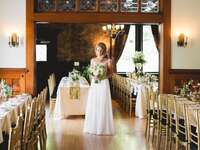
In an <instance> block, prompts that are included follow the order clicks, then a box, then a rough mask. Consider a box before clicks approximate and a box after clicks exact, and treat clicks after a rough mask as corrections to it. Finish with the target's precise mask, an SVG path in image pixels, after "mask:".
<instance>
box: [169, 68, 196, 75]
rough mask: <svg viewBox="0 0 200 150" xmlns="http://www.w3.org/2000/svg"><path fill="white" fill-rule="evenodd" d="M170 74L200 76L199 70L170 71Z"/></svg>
mask: <svg viewBox="0 0 200 150" xmlns="http://www.w3.org/2000/svg"><path fill="white" fill-rule="evenodd" d="M170 74H200V69H170Z"/></svg>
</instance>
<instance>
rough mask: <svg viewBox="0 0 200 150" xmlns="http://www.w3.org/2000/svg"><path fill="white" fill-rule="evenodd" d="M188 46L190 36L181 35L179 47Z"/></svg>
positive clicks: (178, 42) (179, 36) (178, 41)
mask: <svg viewBox="0 0 200 150" xmlns="http://www.w3.org/2000/svg"><path fill="white" fill-rule="evenodd" d="M187 45H188V36H186V35H185V34H184V33H180V34H179V35H178V40H177V46H178V47H186V46H187Z"/></svg>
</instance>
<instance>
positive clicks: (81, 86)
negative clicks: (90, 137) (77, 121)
mask: <svg viewBox="0 0 200 150" xmlns="http://www.w3.org/2000/svg"><path fill="white" fill-rule="evenodd" d="M77 83H78V84H77ZM89 87H90V86H89V84H88V82H87V80H86V79H85V78H83V77H82V78H81V79H80V80H79V81H78V82H76V83H75V82H73V81H71V80H70V78H68V77H63V78H62V79H61V81H60V83H59V85H58V90H57V98H56V104H55V109H54V118H55V119H63V118H66V117H68V116H70V115H84V114H85V107H86V103H87V97H88V90H89ZM74 88H75V90H77V91H78V93H79V96H78V97H76V96H75V98H73V96H71V93H70V91H71V90H73V89H74Z"/></svg>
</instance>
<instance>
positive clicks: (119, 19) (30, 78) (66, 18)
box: [26, 0, 171, 95]
mask: <svg viewBox="0 0 200 150" xmlns="http://www.w3.org/2000/svg"><path fill="white" fill-rule="evenodd" d="M160 10H161V11H160V13H158V14H154V13H120V12H118V13H99V12H96V13H85V12H71V13H69V12H45V13H35V12H34V0H26V68H27V70H28V72H27V74H26V79H27V82H26V92H28V93H31V94H33V95H35V94H36V62H35V37H36V32H35V22H49V23H159V24H161V27H162V32H161V39H162V40H161V50H160V91H161V92H162V93H163V92H165V93H167V92H169V90H170V89H169V88H170V83H169V80H170V69H171V0H160Z"/></svg>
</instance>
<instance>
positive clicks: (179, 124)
mask: <svg viewBox="0 0 200 150" xmlns="http://www.w3.org/2000/svg"><path fill="white" fill-rule="evenodd" d="M186 105H188V104H186V103H184V99H183V100H180V99H179V98H175V117H176V150H178V149H179V148H180V146H181V147H184V148H185V149H186V150H188V149H189V143H188V131H187V122H186V111H185V107H186Z"/></svg>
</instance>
